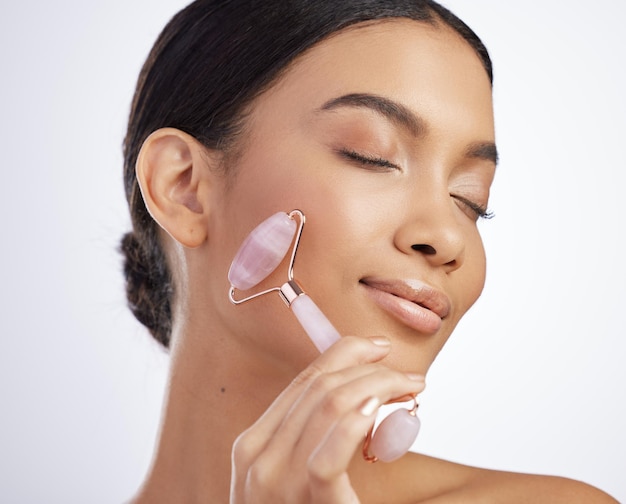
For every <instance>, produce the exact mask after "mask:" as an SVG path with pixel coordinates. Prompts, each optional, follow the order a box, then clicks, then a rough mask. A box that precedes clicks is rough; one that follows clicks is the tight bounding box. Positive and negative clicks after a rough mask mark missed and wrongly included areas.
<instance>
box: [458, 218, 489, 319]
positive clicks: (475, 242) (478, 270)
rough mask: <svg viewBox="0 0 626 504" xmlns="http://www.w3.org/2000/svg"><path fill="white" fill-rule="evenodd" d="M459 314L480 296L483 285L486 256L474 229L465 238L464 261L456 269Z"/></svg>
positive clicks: (463, 312) (459, 315)
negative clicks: (466, 238) (457, 275)
mask: <svg viewBox="0 0 626 504" xmlns="http://www.w3.org/2000/svg"><path fill="white" fill-rule="evenodd" d="M458 274H459V277H460V278H458V283H459V286H458V288H459V290H460V299H459V308H460V310H459V314H458V318H461V316H463V315H464V314H465V312H467V310H469V308H470V307H471V306H472V305H473V304H474V303H475V302H476V300H477V299H478V298H479V297H480V294H481V293H482V291H483V287H484V286H485V276H486V258H485V249H484V246H483V242H482V239H481V237H480V234H479V233H478V231H477V230H474V231H473V232H472V234H471V235H470V237H469V238H468V240H467V246H466V257H465V263H464V264H463V266H462V267H461V268H460V269H459V270H458Z"/></svg>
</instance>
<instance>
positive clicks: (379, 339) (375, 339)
mask: <svg viewBox="0 0 626 504" xmlns="http://www.w3.org/2000/svg"><path fill="white" fill-rule="evenodd" d="M370 341H371V342H372V343H374V345H376V346H382V347H388V346H389V345H391V341H389V338H385V337H384V336H372V337H371V338H370Z"/></svg>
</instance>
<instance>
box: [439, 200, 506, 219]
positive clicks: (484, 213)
mask: <svg viewBox="0 0 626 504" xmlns="http://www.w3.org/2000/svg"><path fill="white" fill-rule="evenodd" d="M450 196H452V197H453V198H454V199H456V200H457V201H460V202H461V203H463V204H464V205H465V206H467V207H468V208H469V209H470V210H472V211H473V212H474V213H475V214H476V217H477V218H479V219H493V218H494V217H495V215H496V214H495V213H493V212H492V211H490V210H489V209H487V208H485V207H483V206H481V205H479V204H478V203H474V202H473V201H470V200H468V199H467V198H464V197H463V196H459V195H458V194H451V195H450Z"/></svg>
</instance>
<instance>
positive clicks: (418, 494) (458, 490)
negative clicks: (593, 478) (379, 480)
mask: <svg viewBox="0 0 626 504" xmlns="http://www.w3.org/2000/svg"><path fill="white" fill-rule="evenodd" d="M398 462H399V464H397V466H396V467H395V468H394V470H393V476H392V477H391V478H390V479H392V480H394V483H395V486H396V489H397V488H398V487H402V488H403V491H402V493H403V494H404V495H403V497H401V499H400V500H401V501H404V502H407V503H409V502H412V503H424V504H443V503H445V504H455V503H459V504H460V503H463V504H469V503H472V502H477V503H481V504H491V503H493V504H496V503H507V504H515V503H527V502H532V503H538V504H541V503H546V504H559V503H564V504H565V503H567V504H583V503H584V504H590V503H597V504H605V503H606V504H615V503H617V501H616V500H615V499H613V498H612V497H610V496H609V495H608V494H606V493H604V492H602V491H601V490H598V489H597V488H595V487H592V486H590V485H587V484H585V483H582V482H580V481H575V480H571V479H567V478H561V477H556V476H540V475H534V474H521V473H513V472H505V471H493V470H488V469H481V468H477V467H470V466H466V465H462V464H456V463H453V462H448V461H445V460H441V459H436V458H432V457H427V456H425V455H418V454H409V455H408V456H406V457H404V458H403V459H401V460H400V461H398ZM389 465H394V464H389Z"/></svg>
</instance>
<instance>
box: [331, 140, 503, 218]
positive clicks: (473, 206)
mask: <svg viewBox="0 0 626 504" xmlns="http://www.w3.org/2000/svg"><path fill="white" fill-rule="evenodd" d="M339 153H340V154H341V155H342V156H344V157H345V158H347V159H349V160H350V161H355V162H357V163H359V164H361V165H365V166H368V167H369V166H375V167H379V168H386V169H393V170H400V169H401V168H400V167H399V166H398V165H395V164H393V163H392V162H390V161H388V160H386V159H385V158H382V157H370V156H365V155H363V154H359V153H358V152H356V151H354V150H350V149H340V150H339ZM450 196H452V197H453V198H454V199H456V200H457V201H460V202H461V203H463V204H464V205H465V206H467V207H468V208H469V209H470V210H472V211H473V212H474V213H475V214H476V217H477V218H478V219H492V218H493V217H495V214H494V213H493V212H492V211H490V210H489V209H487V208H485V207H483V206H481V205H479V204H478V203H474V202H473V201H471V200H468V199H467V198H464V197H463V196H459V195H458V194H451V195H450Z"/></svg>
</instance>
